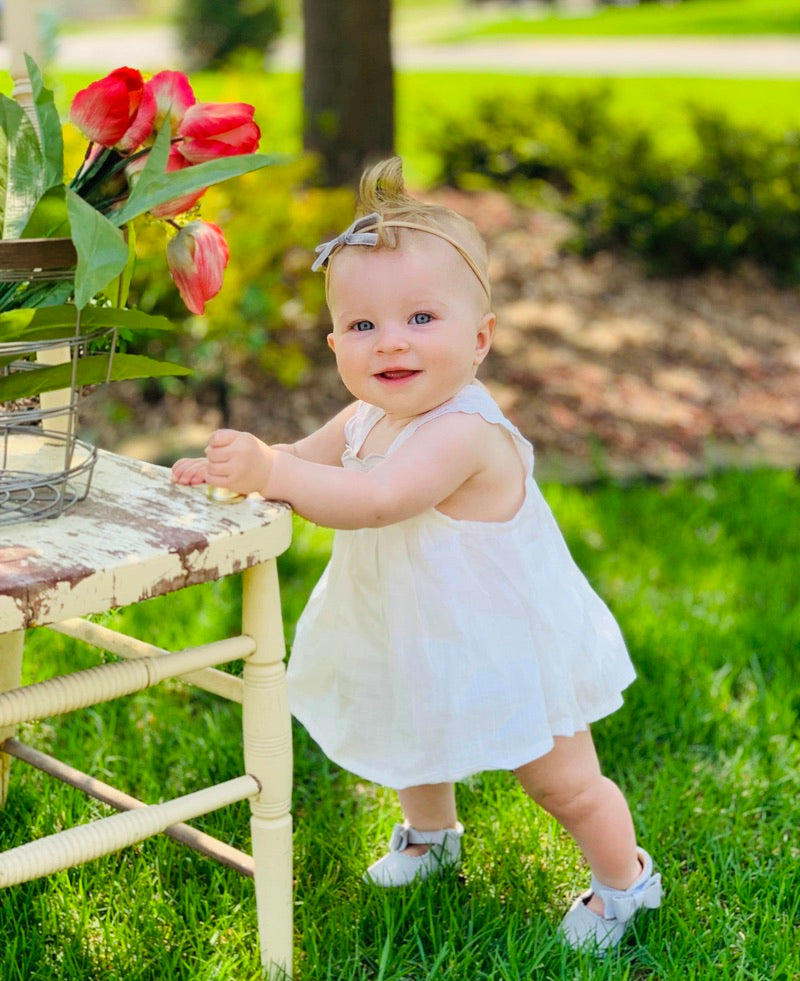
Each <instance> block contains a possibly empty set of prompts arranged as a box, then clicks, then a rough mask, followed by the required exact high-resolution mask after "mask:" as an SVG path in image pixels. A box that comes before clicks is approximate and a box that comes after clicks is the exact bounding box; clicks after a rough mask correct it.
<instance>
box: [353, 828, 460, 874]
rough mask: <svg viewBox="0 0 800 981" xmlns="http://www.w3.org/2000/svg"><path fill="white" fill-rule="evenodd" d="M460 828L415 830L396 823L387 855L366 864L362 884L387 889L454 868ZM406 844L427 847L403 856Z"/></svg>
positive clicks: (456, 861)
mask: <svg viewBox="0 0 800 981" xmlns="http://www.w3.org/2000/svg"><path fill="white" fill-rule="evenodd" d="M463 834H464V828H463V826H462V825H461V824H458V825H456V827H455V828H443V829H442V830H441V831H417V829H416V828H411V827H406V826H405V825H403V824H396V825H395V826H394V829H393V831H392V837H391V838H390V839H389V852H388V854H386V855H384V856H383V858H380V859H378V861H377V862H375V863H374V864H372V865H370V867H369V868H368V869H367V871H366V872H365V873H364V881H365V882H368V883H370V884H371V885H375V886H383V887H384V888H391V887H393V886H407V885H409V884H410V883H412V882H414V881H418V880H421V879H427V878H428V876H430V875H435V874H436V873H438V872H440V871H442V869H445V868H457V867H458V866H459V864H460V857H461V838H462V836H463ZM409 845H427V846H428V850H427V851H426V852H425V854H424V855H407V854H406V850H407V848H408V846H409Z"/></svg>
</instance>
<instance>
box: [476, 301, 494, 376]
mask: <svg viewBox="0 0 800 981" xmlns="http://www.w3.org/2000/svg"><path fill="white" fill-rule="evenodd" d="M496 323H497V317H496V316H495V315H494V314H493V313H491V312H489V313H486V314H484V316H483V318H482V320H481V322H480V323H479V324H478V333H477V335H476V337H475V360H474V364H476V365H479V364H480V363H481V362H482V361H483V359H484V358H485V357H486V355H487V354H488V353H489V348H491V346H492V338H493V337H494V328H495V324H496Z"/></svg>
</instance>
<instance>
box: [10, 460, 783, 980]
mask: <svg viewBox="0 0 800 981" xmlns="http://www.w3.org/2000/svg"><path fill="white" fill-rule="evenodd" d="M545 491H546V494H547V497H548V499H549V500H550V502H551V504H552V506H553V508H554V510H555V512H556V515H557V517H558V519H559V521H560V522H561V525H562V527H563V528H564V530H565V533H566V535H567V538H568V540H569V543H570V546H571V548H572V549H573V553H574V554H575V556H576V558H577V560H578V562H579V563H580V565H581V566H582V568H583V569H584V570H585V571H586V573H587V575H588V576H589V577H590V579H591V580H592V582H593V583H595V584H596V586H597V588H598V589H599V591H600V592H601V593H602V595H603V596H605V597H606V598H607V600H608V601H609V603H610V605H611V606H612V608H613V609H614V612H615V613H616V615H617V617H618V619H619V621H620V623H621V624H622V626H623V629H624V631H625V634H626V636H627V639H628V642H629V646H630V650H631V654H632V657H633V659H634V662H635V663H636V666H637V669H638V673H639V679H638V681H637V682H636V683H635V684H634V685H633V686H632V688H631V689H630V690H629V693H628V697H627V699H626V703H625V707H624V708H623V709H622V710H620V711H619V712H618V713H617V714H616V715H614V716H612V717H611V718H609V719H608V720H605V721H603V722H601V723H599V724H598V725H597V726H596V727H595V734H596V738H597V744H598V749H599V752H600V755H601V758H602V759H603V760H604V762H605V767H606V769H607V772H608V773H609V775H610V776H613V777H614V778H615V779H616V780H618V781H619V782H620V783H621V785H622V786H623V787H624V789H625V791H626V793H627V795H628V797H629V800H630V802H631V806H632V809H633V813H634V816H635V820H636V823H637V826H638V829H639V834H640V837H641V841H642V844H643V845H645V847H647V848H648V849H649V850H650V851H651V852H652V853H653V855H654V856H655V858H656V861H657V863H658V865H659V867H660V869H661V871H662V873H663V875H664V879H665V884H666V897H665V902H664V905H663V907H662V909H661V910H660V911H658V912H656V913H654V914H651V915H650V916H649V917H647V918H645V919H644V920H642V921H641V922H640V923H639V925H638V926H637V929H636V933H635V935H632V936H631V937H630V939H629V940H628V941H626V943H625V944H624V945H623V947H622V950H621V951H620V952H619V953H617V954H614V955H612V956H610V957H608V958H606V959H605V960H604V961H601V962H597V963H596V962H594V961H593V960H591V959H590V958H588V957H577V956H574V955H571V954H568V953H566V952H565V951H563V950H562V949H561V948H560V947H559V946H558V945H557V944H556V942H555V940H554V928H555V926H556V924H557V923H558V920H559V918H560V916H561V915H562V913H563V911H564V909H565V907H566V905H567V903H568V901H569V898H570V897H571V896H572V895H573V894H574V893H575V892H576V891H577V890H579V889H581V888H582V887H583V886H584V885H585V883H586V881H587V876H586V870H585V868H583V866H582V863H581V860H580V858H579V856H578V853H577V852H576V850H575V848H574V847H573V845H572V844H571V842H570V841H569V840H568V839H567V838H566V837H565V836H564V834H563V833H562V832H561V831H560V830H559V828H558V827H557V826H556V825H554V823H553V822H552V821H551V820H550V819H548V818H547V817H545V816H544V815H543V814H542V813H541V812H538V811H537V810H536V809H535V808H534V807H533V806H532V805H531V804H529V802H528V801H527V800H526V799H525V798H524V796H523V794H522V793H521V792H520V790H519V789H518V788H517V787H516V786H515V784H514V781H513V780H512V779H511V777H510V776H508V775H507V774H503V773H492V774H484V775H481V776H476V777H474V778H472V779H470V780H468V781H466V782H465V783H464V784H463V785H461V786H460V788H459V802H460V808H461V817H462V820H463V821H464V823H465V824H466V825H467V828H468V832H469V837H468V839H467V846H466V859H465V865H464V868H463V871H462V873H461V875H459V876H457V875H449V876H447V877H445V878H444V879H442V880H440V881H436V882H430V883H428V884H424V885H422V886H420V887H418V888H414V889H411V890H406V891H400V892H387V893H384V892H382V891H379V890H373V889H370V888H368V887H366V886H364V885H363V884H362V883H361V881H360V874H361V871H362V870H363V868H364V866H365V865H366V864H367V863H369V862H370V861H372V860H373V859H374V858H375V857H376V856H377V855H378V854H379V852H380V850H381V847H382V842H383V841H384V839H385V838H386V837H387V835H388V832H389V830H390V827H391V824H392V822H393V821H394V820H395V819H396V817H397V812H396V809H395V806H394V803H393V799H392V795H391V794H389V793H387V792H385V791H383V790H381V789H380V788H377V787H374V786H372V785H368V784H365V783H364V782H363V781H360V780H358V779H357V778H355V777H353V776H351V775H350V774H347V773H344V772H342V771H339V770H338V769H337V768H336V767H335V766H333V765H332V764H330V763H328V762H327V761H326V760H325V759H324V758H323V757H322V756H321V754H320V753H319V751H318V750H317V749H316V747H315V746H314V745H312V744H311V742H310V740H309V739H308V738H307V736H306V735H305V734H304V732H303V731H302V730H300V729H299V728H298V730H297V732H296V740H295V752H296V778H295V795H294V807H295V820H296V834H295V867H296V875H297V888H296V896H295V903H296V905H295V917H296V945H295V957H296V976H297V977H298V978H299V979H302V981H321V979H331V981H361V979H364V981H366V979H369V981H377V979H381V981H401V979H402V981H432V979H437V981H484V979H492V981H510V979H514V981H523V979H525V981H527V979H530V978H537V979H538V978H541V979H543V981H544V979H556V981H558V979H567V978H570V979H573V978H574V979H578V978H580V979H581V981H583V979H586V981H595V979H608V981H619V979H650V978H659V979H676V981H677V979H690V981H707V979H709V978H714V979H715V981H717V979H720V981H725V979H731V981H732V979H737V981H738V979H742V981H744V979H746V981H778V979H782V981H794V979H796V978H797V977H798V976H800V951H798V947H797V942H796V940H797V935H796V925H797V920H798V915H800V849H799V848H798V845H797V827H798V823H800V747H799V745H798V742H797V736H798V728H799V725H798V716H799V714H800V676H798V671H797V656H798V653H799V652H800V525H798V522H797V521H796V515H797V513H798V509H800V484H799V483H798V480H797V478H796V476H795V475H794V474H793V473H791V472H770V471H758V472H754V473H743V472H736V471H732V472H728V473H724V474H721V475H716V476H712V477H709V478H708V479H703V480H697V481H676V482H673V483H666V484H648V483H634V484H632V485H629V486H622V485H618V484H613V483H612V484H602V485H598V486H596V487H594V488H591V489H590V488H579V487H562V486H557V485H548V486H546V487H545ZM329 544H330V534H329V533H328V532H325V531H322V530H319V529H315V528H313V527H312V526H309V525H306V524H304V523H302V522H300V521H298V523H297V535H296V539H295V542H294V544H293V545H292V548H291V549H290V551H289V552H288V553H287V554H286V556H284V557H283V559H282V560H281V577H282V583H283V595H284V602H285V615H286V621H287V623H286V629H287V634H288V635H289V636H291V633H292V628H293V623H294V621H295V619H296V617H297V615H298V613H299V610H300V609H301V607H302V604H303V602H304V599H305V597H306V595H307V593H308V590H309V588H310V586H311V584H312V582H313V581H314V580H315V579H316V577H317V576H318V574H319V572H320V570H321V568H322V566H323V564H324V562H325V561H326V557H327V553H328V549H329ZM237 618H238V591H237V583H236V582H235V581H234V580H228V581H225V582H223V583H220V584H217V585H214V586H212V587H196V588H194V589H191V590H186V591H184V592H182V593H180V594H177V595H176V596H174V597H173V598H171V599H168V600H163V599H159V600H151V601H149V602H148V603H145V604H142V605H141V606H139V607H138V608H136V609H135V610H131V611H123V612H121V613H119V614H116V615H114V616H110V617H108V618H107V619H108V621H109V622H111V623H112V625H118V624H120V623H122V624H124V625H126V626H127V628H128V629H130V630H131V631H132V632H134V633H136V634H138V635H139V636H142V637H144V638H146V639H153V640H155V641H156V642H158V643H162V644H165V645H166V646H171V645H181V644H186V643H192V642H195V641H202V640H208V639H211V638H213V637H218V636H223V635H225V634H226V633H228V632H230V631H232V630H235V629H236V624H237ZM29 642H30V646H29V649H28V654H27V658H26V681H33V680H36V679H37V678H39V677H41V676H47V675H50V674H52V673H54V672H57V671H59V670H63V669H65V668H66V667H67V666H68V665H69V666H73V667H76V666H88V665H90V664H92V663H96V660H97V655H96V653H94V652H91V651H88V650H87V649H85V648H80V647H77V646H76V645H74V644H73V643H72V642H70V641H68V640H67V639H66V638H61V637H58V636H56V635H49V634H48V633H47V632H46V631H34V632H32V633H31V635H30V637H29ZM239 719H240V713H239V709H238V708H237V707H236V706H232V705H228V704H220V703H219V702H218V701H217V700H216V699H215V698H213V697H212V696H210V695H207V694H205V693H202V692H196V691H194V690H192V689H184V688H183V687H182V686H180V685H179V684H177V683H173V684H169V685H167V686H166V687H165V688H163V689H161V690H157V691H156V690H151V691H148V692H145V693H142V694H140V695H137V696H134V697H132V698H128V699H123V700H120V701H118V702H114V703H110V704H108V705H102V706H97V707H96V708H93V709H91V710H89V711H88V712H83V713H74V714H71V715H69V716H66V717H65V718H64V719H62V720H60V721H58V722H55V721H53V720H48V721H44V722H41V723H38V724H36V725H31V726H26V727H25V732H24V733H23V738H24V739H25V740H26V741H29V742H31V743H33V744H34V745H35V746H38V747H40V748H42V749H44V750H45V751H52V752H55V753H56V754H58V755H62V756H63V757H64V758H66V759H67V760H68V761H70V762H71V763H73V765H75V766H78V767H79V768H82V769H87V770H91V771H93V772H94V773H95V774H96V775H98V776H99V777H101V778H104V779H107V780H110V781H111V782H114V780H116V781H117V782H118V783H119V784H120V785H121V786H122V787H123V788H124V789H126V790H127V791H129V792H131V793H133V794H135V795H138V796H141V797H143V798H145V799H148V800H157V799H159V798H164V797H166V796H167V795H169V794H172V793H180V792H182V791H185V790H189V789H195V788H198V787H201V786H203V785H206V784H208V783H210V782H212V781H216V780H221V779H225V778H227V777H231V776H234V775H236V774H238V773H239V772H240V768H241V759H240V743H239ZM101 813H105V808H103V807H102V806H101V805H99V804H97V803H95V802H87V801H86V800H85V799H84V798H83V797H82V796H81V795H79V794H78V793H77V792H75V791H71V790H68V789H66V788H62V787H61V786H60V785H58V784H54V783H53V782H52V781H50V780H48V779H46V778H44V777H41V776H40V775H38V774H37V773H36V772H34V771H31V770H28V769H27V768H24V767H23V766H21V765H17V764H15V767H14V774H13V781H12V788H11V794H10V799H9V803H8V807H7V808H6V810H5V811H3V812H0V840H2V842H3V846H4V847H8V846H11V845H14V844H16V843H18V842H20V841H22V840H25V839H27V837H28V835H29V834H31V833H32V834H33V835H34V836H39V835H44V834H47V833H50V832H51V831H53V830H54V829H56V828H60V827H62V826H64V825H66V824H68V823H70V822H72V821H85V820H88V819H89V818H90V817H91V816H94V815H98V814H101ZM198 824H200V825H201V826H202V827H203V828H205V829H207V830H209V831H211V832H212V833H214V834H216V835H217V836H218V837H222V838H223V839H225V840H228V841H231V842H232V843H234V844H237V845H240V846H242V847H245V848H247V847H249V843H248V816H247V806H246V805H237V806H235V807H233V808H230V809H227V810H225V811H221V812H219V813H217V814H215V815H211V816H209V817H208V818H206V819H203V820H202V821H200V822H198ZM0 918H2V922H3V927H4V930H3V935H4V943H3V944H0V977H2V978H3V979H4V981H23V979H24V981H51V979H73V978H74V979H81V981H86V979H90V981H95V979H96V981H100V979H102V981H123V979H124V981H131V979H142V981H145V979H147V981H149V979H158V981H164V979H187V981H189V979H191V981H207V979H208V981H210V979H221V981H230V979H234V978H235V979H236V981H246V979H255V978H257V977H258V974H259V970H258V961H257V957H256V955H255V954H254V949H253V948H254V943H255V916H254V911H253V892H252V884H251V883H250V882H249V881H247V880H242V879H240V878H239V877H238V876H237V875H236V874H235V873H233V872H229V871H227V870H224V869H221V868H218V867H216V866H214V865H213V864H212V863H211V862H209V861H207V860H206V859H204V858H201V857H199V856H196V855H195V854H194V853H191V852H187V851H185V850H184V849H182V848H181V847H180V846H179V845H176V844H175V843H173V842H172V841H170V840H168V839H163V838H159V839H151V840H149V841H147V842H145V843H143V844H142V845H140V846H137V847H135V848H131V849H127V850H126V851H124V852H121V853H119V854H117V855H114V856H112V857H109V858H106V859H102V860H98V861H95V862H92V863H89V864H88V865H85V866H83V867H81V868H80V869H74V870H71V871H68V872H63V873H60V874H58V875H55V876H53V877H52V878H51V879H48V880H40V881H37V882H32V883H28V884H24V885H20V886H16V887H13V888H11V889H8V890H6V891H4V892H3V893H2V894H0Z"/></svg>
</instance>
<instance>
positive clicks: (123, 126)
mask: <svg viewBox="0 0 800 981" xmlns="http://www.w3.org/2000/svg"><path fill="white" fill-rule="evenodd" d="M155 113H156V100H155V96H154V94H153V92H152V91H151V90H148V89H146V88H145V84H144V79H143V78H142V73H141V72H139V71H137V70H136V69H135V68H117V69H116V71H113V72H111V73H110V74H109V75H106V77H105V78H101V79H99V80H98V81H96V82H92V83H91V85H89V86H88V87H87V88H85V89H82V90H81V91H80V92H78V94H77V95H76V96H75V98H74V99H73V100H72V106H71V107H70V111H69V115H70V119H71V120H72V122H73V123H74V124H75V125H76V126H77V127H78V129H79V130H80V131H81V132H82V133H83V135H84V136H85V137H87V139H89V140H91V141H92V142H93V143H99V144H100V145H101V146H104V147H115V146H119V147H120V148H121V149H123V150H133V149H135V148H136V147H137V146H139V145H140V144H141V143H142V142H143V141H144V139H145V137H146V136H147V135H148V133H149V132H150V131H151V129H152V127H153V119H154V118H155Z"/></svg>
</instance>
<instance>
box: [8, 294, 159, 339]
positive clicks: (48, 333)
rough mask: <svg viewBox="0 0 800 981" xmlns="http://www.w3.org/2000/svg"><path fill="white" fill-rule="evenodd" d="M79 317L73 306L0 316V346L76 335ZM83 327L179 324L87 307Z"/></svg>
mask: <svg viewBox="0 0 800 981" xmlns="http://www.w3.org/2000/svg"><path fill="white" fill-rule="evenodd" d="M76 316H77V310H76V308H75V307H74V306H73V305H72V304H71V303H65V304H63V305H62V306H54V307H37V308H36V309H29V308H25V309H21V310H9V311H7V312H6V313H0V343H10V342H16V341H28V340H30V341H37V340H52V339H54V338H58V337H69V336H71V335H73V334H74V333H75V321H76ZM81 327H82V329H83V330H84V331H86V330H102V329H103V328H106V327H119V328H121V329H125V330H131V331H136V330H159V331H170V330H174V329H175V325H174V324H173V323H172V321H171V320H167V318H166V317H161V316H156V315H155V314H151V313H144V312H143V311H142V310H136V309H134V310H126V309H124V308H122V309H121V308H119V307H84V309H83V310H82V311H81Z"/></svg>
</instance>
